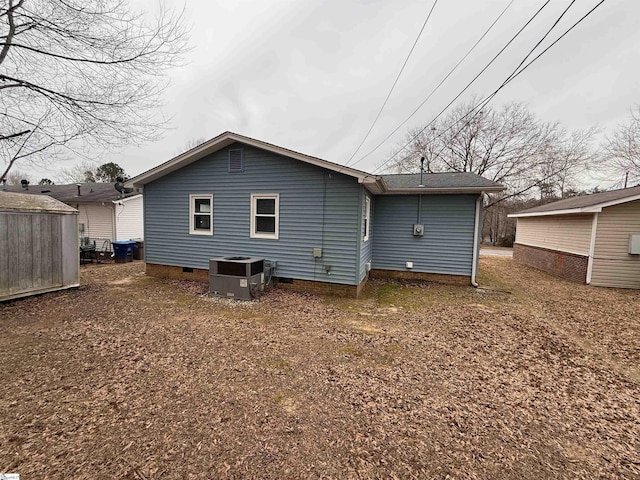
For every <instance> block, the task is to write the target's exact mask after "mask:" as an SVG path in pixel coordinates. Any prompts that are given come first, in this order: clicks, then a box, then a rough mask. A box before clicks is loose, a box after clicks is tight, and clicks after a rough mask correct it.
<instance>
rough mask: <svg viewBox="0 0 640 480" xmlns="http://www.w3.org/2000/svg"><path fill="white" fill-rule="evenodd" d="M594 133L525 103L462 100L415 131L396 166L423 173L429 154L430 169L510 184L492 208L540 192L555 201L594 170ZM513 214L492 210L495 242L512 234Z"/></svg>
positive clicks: (495, 197) (491, 231) (488, 218)
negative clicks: (540, 114)
mask: <svg viewBox="0 0 640 480" xmlns="http://www.w3.org/2000/svg"><path fill="white" fill-rule="evenodd" d="M594 134H595V129H590V130H586V131H579V132H573V133H569V132H567V130H566V129H564V128H562V127H561V126H560V125H559V124H557V123H548V122H542V121H540V120H539V119H538V118H536V116H535V115H534V114H533V113H531V112H530V111H529V110H528V108H527V107H526V106H525V105H523V104H521V103H510V104H507V105H504V106H503V107H501V108H498V109H495V108H493V107H491V106H487V105H485V106H484V107H483V108H482V109H477V108H476V103H475V101H472V102H470V103H461V104H458V105H457V106H455V107H454V108H453V109H452V110H451V111H450V112H449V114H448V115H446V116H445V117H443V118H442V119H440V120H439V121H437V122H434V123H433V125H431V128H428V129H416V130H414V131H411V132H409V134H408V135H407V137H408V140H410V141H409V142H407V140H405V142H404V144H407V143H408V144H409V145H408V147H407V148H406V150H405V152H404V156H400V155H398V157H397V158H396V159H395V160H394V163H393V164H392V165H391V169H392V170H395V171H397V172H417V171H419V165H420V163H419V159H420V158H421V157H425V167H426V170H427V171H428V172H471V173H475V174H478V175H482V176H483V177H485V178H488V179H490V180H493V181H495V182H498V183H502V184H503V185H505V186H506V187H507V191H506V192H504V193H502V194H495V195H493V196H492V197H491V200H490V202H489V203H488V204H487V207H495V206H496V205H498V204H501V203H502V202H505V201H506V200H509V199H511V198H520V197H522V198H527V197H532V196H533V195H534V194H537V193H540V195H541V197H543V198H544V199H545V200H546V201H550V200H552V199H553V200H555V199H557V198H559V197H562V196H563V195H564V193H565V191H567V189H569V188H571V187H575V186H576V184H577V179H578V177H579V176H580V175H581V174H582V173H584V172H586V171H587V170H588V169H589V168H590V165H591V163H592V161H593V159H594V154H593V153H592V149H591V139H592V138H593V135H594ZM507 213H511V210H510V209H509V208H507V207H506V206H505V207H504V208H502V207H501V208H496V209H495V211H493V212H488V213H487V214H486V216H485V219H486V220H485V221H486V222H488V223H489V224H490V227H489V228H488V229H485V230H487V232H488V234H489V235H490V236H491V238H492V240H493V241H496V240H500V239H502V238H505V236H510V235H511V230H512V226H511V224H510V223H509V221H508V220H507V218H506V214H507Z"/></svg>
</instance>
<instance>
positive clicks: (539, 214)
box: [507, 207, 602, 218]
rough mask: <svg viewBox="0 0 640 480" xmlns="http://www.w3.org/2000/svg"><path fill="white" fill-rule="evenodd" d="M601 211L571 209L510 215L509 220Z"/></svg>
mask: <svg viewBox="0 0 640 480" xmlns="http://www.w3.org/2000/svg"><path fill="white" fill-rule="evenodd" d="M600 211H602V209H601V208H596V207H584V208H569V209H566V210H549V211H548V212H530V213H510V214H509V215H507V217H509V218H522V217H548V216H551V215H576V214H581V213H597V212H600Z"/></svg>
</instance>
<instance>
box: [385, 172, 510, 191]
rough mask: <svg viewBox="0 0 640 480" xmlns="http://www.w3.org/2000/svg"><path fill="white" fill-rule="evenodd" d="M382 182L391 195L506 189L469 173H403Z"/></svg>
mask: <svg viewBox="0 0 640 480" xmlns="http://www.w3.org/2000/svg"><path fill="white" fill-rule="evenodd" d="M382 180H383V181H384V184H385V186H386V187H387V190H388V192H389V193H399V192H407V193H409V192H410V193H420V192H427V193H464V192H479V191H483V192H501V191H503V190H504V189H505V188H504V187H503V186H502V185H500V184H499V183H497V182H494V181H491V180H488V179H486V178H484V177H481V176H480V175H476V174H475V173H469V172H445V173H425V174H423V175H420V174H419V173H402V174H394V175H382ZM421 182H422V183H421Z"/></svg>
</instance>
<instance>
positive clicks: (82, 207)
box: [2, 183, 144, 242]
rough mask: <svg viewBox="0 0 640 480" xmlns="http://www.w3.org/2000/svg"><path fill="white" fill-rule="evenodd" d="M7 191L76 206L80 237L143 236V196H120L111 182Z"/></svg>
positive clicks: (44, 186)
mask: <svg viewBox="0 0 640 480" xmlns="http://www.w3.org/2000/svg"><path fill="white" fill-rule="evenodd" d="M2 189H3V190H7V191H11V192H20V193H29V194H36V195H49V196H50V197H53V198H55V199H56V200H59V201H61V202H63V203H66V204H67V205H69V206H71V207H73V208H75V209H77V210H78V214H79V215H78V227H79V234H80V236H81V237H89V238H91V239H101V240H104V241H108V242H111V241H113V240H129V239H132V238H144V221H143V218H142V215H143V199H142V195H141V194H139V193H134V194H128V195H126V196H125V197H124V198H122V199H121V198H120V192H118V191H117V190H116V189H115V188H114V184H113V183H81V184H69V185H29V186H28V187H26V188H23V187H21V186H20V185H11V186H6V187H3V188H2Z"/></svg>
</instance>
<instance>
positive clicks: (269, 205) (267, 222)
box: [250, 193, 280, 239]
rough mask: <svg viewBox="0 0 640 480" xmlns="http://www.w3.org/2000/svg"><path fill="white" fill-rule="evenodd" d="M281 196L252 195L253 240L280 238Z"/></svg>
mask: <svg viewBox="0 0 640 480" xmlns="http://www.w3.org/2000/svg"><path fill="white" fill-rule="evenodd" d="M279 220H280V195H279V194H278V193H260V194H258V193H253V194H251V235H250V236H251V238H272V239H277V238H278V223H279Z"/></svg>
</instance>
